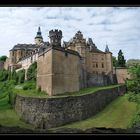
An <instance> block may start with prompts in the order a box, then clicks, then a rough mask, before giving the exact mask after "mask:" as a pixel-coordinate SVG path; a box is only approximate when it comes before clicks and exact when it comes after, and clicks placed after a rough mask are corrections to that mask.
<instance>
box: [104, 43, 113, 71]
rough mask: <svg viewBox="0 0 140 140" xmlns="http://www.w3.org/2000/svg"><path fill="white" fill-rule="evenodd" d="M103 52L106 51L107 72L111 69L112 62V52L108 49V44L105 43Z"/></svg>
mask: <svg viewBox="0 0 140 140" xmlns="http://www.w3.org/2000/svg"><path fill="white" fill-rule="evenodd" d="M105 53H106V63H107V73H109V72H112V71H113V64H112V53H111V52H110V51H109V47H108V45H106V48H105Z"/></svg>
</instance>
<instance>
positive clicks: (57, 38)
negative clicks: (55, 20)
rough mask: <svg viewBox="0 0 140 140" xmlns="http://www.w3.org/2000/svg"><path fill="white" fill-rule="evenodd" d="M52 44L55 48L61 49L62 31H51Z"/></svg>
mask: <svg viewBox="0 0 140 140" xmlns="http://www.w3.org/2000/svg"><path fill="white" fill-rule="evenodd" d="M49 38H50V44H51V45H52V46H55V47H61V39H62V31H61V30H59V31H58V30H57V29H55V30H54V31H53V30H51V31H49Z"/></svg>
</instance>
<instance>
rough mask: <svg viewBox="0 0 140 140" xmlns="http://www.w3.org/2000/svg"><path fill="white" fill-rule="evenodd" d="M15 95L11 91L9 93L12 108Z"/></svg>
mask: <svg viewBox="0 0 140 140" xmlns="http://www.w3.org/2000/svg"><path fill="white" fill-rule="evenodd" d="M16 96H17V94H16V93H15V92H13V91H10V92H9V103H10V104H11V105H12V107H14V105H15V101H16Z"/></svg>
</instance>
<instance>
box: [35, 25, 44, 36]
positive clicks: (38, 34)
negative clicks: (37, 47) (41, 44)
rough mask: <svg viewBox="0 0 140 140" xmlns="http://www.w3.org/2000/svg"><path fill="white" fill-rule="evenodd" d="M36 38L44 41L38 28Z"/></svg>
mask: <svg viewBox="0 0 140 140" xmlns="http://www.w3.org/2000/svg"><path fill="white" fill-rule="evenodd" d="M35 38H41V39H43V37H42V33H41V29H40V27H38V31H37V34H36V37H35Z"/></svg>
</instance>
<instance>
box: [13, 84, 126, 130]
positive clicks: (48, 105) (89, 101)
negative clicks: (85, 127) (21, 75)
mask: <svg viewBox="0 0 140 140" xmlns="http://www.w3.org/2000/svg"><path fill="white" fill-rule="evenodd" d="M125 91H126V88H125V86H119V87H115V88H111V89H105V90H100V91H97V92H95V93H90V94H86V95H79V96H65V97H61V96H60V97H58V96H57V97H52V98H32V97H23V96H21V95H17V97H16V102H15V110H16V112H17V114H18V115H19V116H20V117H21V118H22V119H23V120H24V121H26V122H29V123H31V124H33V125H34V126H35V127H36V128H43V129H48V128H52V127H57V126H61V125H64V124H67V123H70V122H74V121H80V120H83V119H86V118H89V117H91V116H93V115H95V114H96V113H98V112H99V111H101V110H102V109H103V108H104V107H105V106H106V105H107V104H109V103H110V102H111V101H112V100H114V99H115V98H117V97H118V96H119V95H122V94H123V93H124V92H125Z"/></svg>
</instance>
